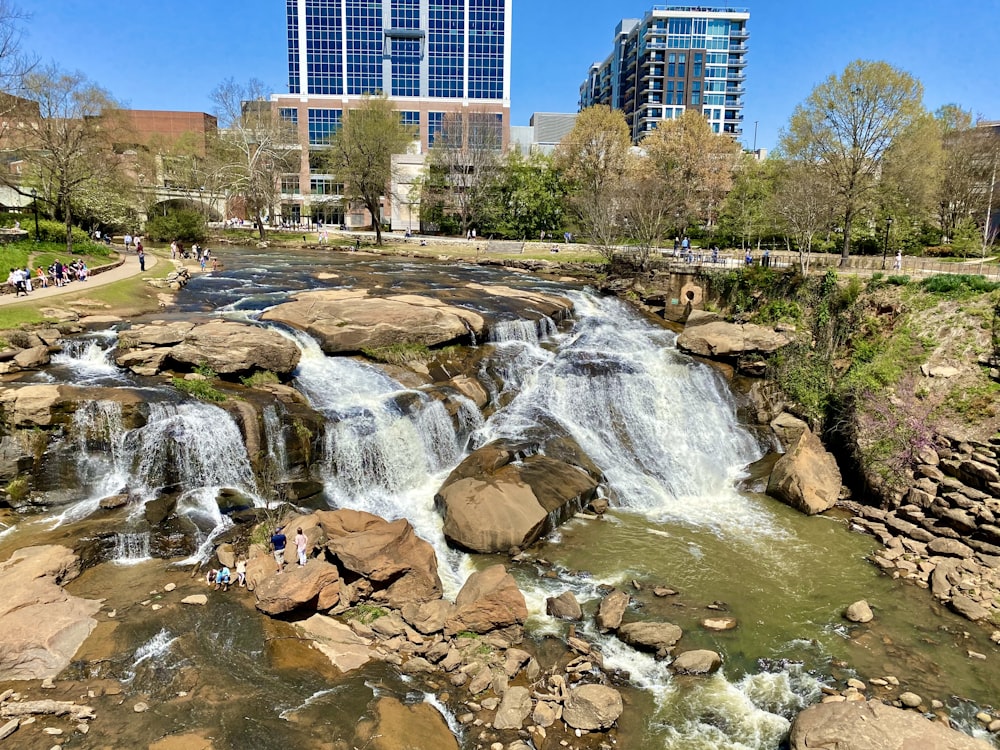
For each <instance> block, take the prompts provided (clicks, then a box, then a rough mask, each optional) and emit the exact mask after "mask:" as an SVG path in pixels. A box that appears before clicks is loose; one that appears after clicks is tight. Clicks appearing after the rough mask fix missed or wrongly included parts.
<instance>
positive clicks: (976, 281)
mask: <svg viewBox="0 0 1000 750" xmlns="http://www.w3.org/2000/svg"><path fill="white" fill-rule="evenodd" d="M920 286H921V288H922V289H923V290H924V291H926V292H929V293H930V294H939V295H941V296H944V297H961V296H967V295H971V294H982V293H985V292H992V291H995V290H996V289H1000V283H997V282H995V281H987V280H986V278H984V277H983V276H977V275H974V274H967V273H945V274H938V275H937V276H930V277H928V278H926V279H924V280H923V281H921V282H920Z"/></svg>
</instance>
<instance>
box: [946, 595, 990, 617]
mask: <svg viewBox="0 0 1000 750" xmlns="http://www.w3.org/2000/svg"><path fill="white" fill-rule="evenodd" d="M950 606H951V608H952V609H953V610H955V611H956V612H958V614H960V615H962V617H964V618H966V619H967V620H972V621H973V622H979V621H980V620H985V619H986V618H987V617H989V616H990V613H989V610H987V609H986V608H985V607H984V606H982V605H981V604H978V603H977V602H974V601H973V600H972V599H970V598H969V597H967V596H965V595H964V594H956V595H955V596H953V597H952V598H951V602H950Z"/></svg>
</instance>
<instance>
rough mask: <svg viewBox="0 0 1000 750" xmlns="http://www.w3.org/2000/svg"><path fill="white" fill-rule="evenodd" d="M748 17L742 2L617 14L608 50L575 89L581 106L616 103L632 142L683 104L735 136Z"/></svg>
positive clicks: (678, 112) (740, 116)
mask: <svg viewBox="0 0 1000 750" xmlns="http://www.w3.org/2000/svg"><path fill="white" fill-rule="evenodd" d="M749 19H750V11H748V10H746V9H744V8H711V7H705V6H657V7H654V8H653V9H652V10H651V11H649V12H648V13H647V14H646V15H645V17H643V18H642V19H634V18H629V19H624V20H622V21H621V23H619V24H618V27H617V28H616V29H615V39H614V48H613V51H612V52H611V54H610V55H609V56H608V58H607V59H606V60H605V61H604V62H603V63H595V64H594V65H593V66H591V69H590V74H589V75H588V77H587V80H586V81H585V82H584V84H583V85H582V86H581V87H580V108H581V109H583V108H585V107H589V106H592V105H594V104H605V105H608V106H611V107H614V108H615V109H620V110H621V111H622V112H623V113H624V114H625V119H626V121H627V122H628V124H629V127H630V128H631V130H632V140H633V141H634V142H636V143H638V142H639V141H640V140H642V137H643V136H644V135H645V134H646V133H647V132H649V131H651V130H653V129H654V128H656V126H657V123H658V122H660V121H662V120H669V119H673V118H676V117H679V116H680V115H681V113H682V112H684V111H685V110H686V109H694V110H696V111H699V112H701V113H702V114H703V115H704V116H705V118H706V119H707V120H708V122H709V124H710V125H711V126H712V129H713V130H714V131H715V132H716V133H727V134H729V135H731V136H732V137H733V138H739V136H741V135H742V133H743V127H742V126H743V95H744V93H745V83H746V54H747V51H748V44H747V40H748V39H749V34H748V32H747V21H749Z"/></svg>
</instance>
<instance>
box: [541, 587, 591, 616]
mask: <svg viewBox="0 0 1000 750" xmlns="http://www.w3.org/2000/svg"><path fill="white" fill-rule="evenodd" d="M545 613H546V614H547V615H549V616H551V617H557V618H559V619H560V620H582V619H583V610H582V609H581V608H580V602H578V601H577V600H576V596H574V595H573V592H572V591H564V592H563V593H561V594H560V595H559V596H556V597H549V598H548V599H546V600H545Z"/></svg>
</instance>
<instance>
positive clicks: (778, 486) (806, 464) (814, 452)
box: [767, 430, 842, 515]
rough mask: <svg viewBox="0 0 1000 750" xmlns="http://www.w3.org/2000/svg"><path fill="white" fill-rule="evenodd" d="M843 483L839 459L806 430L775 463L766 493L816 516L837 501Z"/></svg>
mask: <svg viewBox="0 0 1000 750" xmlns="http://www.w3.org/2000/svg"><path fill="white" fill-rule="evenodd" d="M841 483H842V481H841V476H840V469H839V468H838V467H837V461H836V459H835V458H834V457H833V455H832V454H831V453H829V452H828V451H827V450H826V448H824V447H823V444H822V443H821V442H820V439H819V438H818V437H816V436H815V435H814V434H813V433H812V432H811V431H810V430H805V431H804V432H803V433H802V436H801V437H800V438H799V439H798V441H797V442H796V443H795V445H794V447H793V448H792V449H791V450H790V451H789V452H788V453H786V454H785V455H784V456H782V457H781V458H779V459H778V461H777V463H775V465H774V469H773V470H772V471H771V478H770V479H769V480H768V483H767V494H769V495H771V496H772V497H774V498H777V499H778V500H781V501H782V502H784V503H786V504H788V505H791V506H792V507H793V508H797V509H798V510H801V511H802V512H803V513H806V514H808V515H815V514H816V513H822V512H823V511H825V510H829V509H830V508H832V507H833V506H834V505H835V504H836V502H837V500H838V499H839V497H840V488H841Z"/></svg>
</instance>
